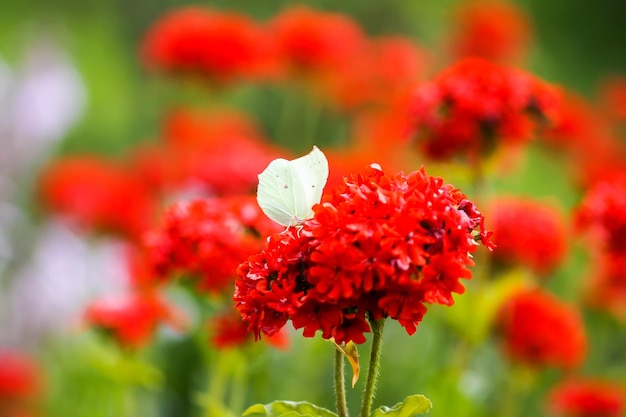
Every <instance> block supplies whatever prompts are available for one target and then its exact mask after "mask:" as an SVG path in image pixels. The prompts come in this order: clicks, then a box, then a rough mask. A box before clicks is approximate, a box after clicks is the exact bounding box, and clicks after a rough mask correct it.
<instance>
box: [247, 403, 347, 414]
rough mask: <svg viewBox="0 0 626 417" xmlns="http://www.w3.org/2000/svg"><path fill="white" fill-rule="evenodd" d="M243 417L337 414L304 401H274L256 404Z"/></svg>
mask: <svg viewBox="0 0 626 417" xmlns="http://www.w3.org/2000/svg"><path fill="white" fill-rule="evenodd" d="M243 416H244V417H264V416H265V417H337V414H335V413H333V412H332V411H329V410H327V409H325V408H322V407H318V406H316V405H315V404H311V403H308V402H306V401H300V402H295V401H274V402H272V403H269V404H265V405H263V404H256V405H253V406H252V407H250V408H248V409H247V410H246V411H244V412H243Z"/></svg>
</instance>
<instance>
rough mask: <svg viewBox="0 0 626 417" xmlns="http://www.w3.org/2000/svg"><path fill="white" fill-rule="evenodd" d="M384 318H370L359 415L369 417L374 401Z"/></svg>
mask: <svg viewBox="0 0 626 417" xmlns="http://www.w3.org/2000/svg"><path fill="white" fill-rule="evenodd" d="M384 325H385V319H380V320H371V321H370V326H371V328H372V351H371V352H370V363H369V366H368V368H367V381H366V382H365V392H364V393H363V402H362V403H361V417H369V415H370V414H371V412H372V403H373V402H374V392H375V390H376V379H377V378H378V368H379V367H380V357H381V352H382V347H383V327H384Z"/></svg>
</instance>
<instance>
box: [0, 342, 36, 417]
mask: <svg viewBox="0 0 626 417" xmlns="http://www.w3.org/2000/svg"><path fill="white" fill-rule="evenodd" d="M40 379H41V375H40V371H39V368H38V366H37V365H36V364H35V362H34V361H33V360H32V359H31V358H30V357H28V356H26V355H24V354H23V353H20V352H16V351H13V350H8V349H0V414H1V411H2V409H3V408H2V406H3V404H6V403H9V402H13V401H27V400H31V399H33V398H35V397H37V396H38V395H39V393H40V389H41V380H40Z"/></svg>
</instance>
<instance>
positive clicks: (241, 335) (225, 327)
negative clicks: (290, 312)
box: [209, 309, 289, 349]
mask: <svg viewBox="0 0 626 417" xmlns="http://www.w3.org/2000/svg"><path fill="white" fill-rule="evenodd" d="M209 333H210V334H211V343H212V344H213V346H215V347H217V348H218V349H225V348H231V347H238V346H241V345H243V344H245V343H248V342H250V341H251V339H252V333H250V331H248V325H247V324H246V323H245V322H244V321H243V320H242V319H241V315H240V314H239V312H238V311H237V310H235V309H232V310H228V311H227V312H224V313H221V314H218V315H215V316H213V317H211V320H210V324H209ZM267 341H268V343H270V344H271V345H272V346H274V347H276V348H279V349H280V348H285V347H287V345H288V344H289V341H288V339H287V338H286V336H285V334H284V333H283V332H278V333H274V334H273V335H272V336H271V337H268V338H267Z"/></svg>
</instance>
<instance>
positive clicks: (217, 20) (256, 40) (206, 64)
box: [141, 7, 275, 83]
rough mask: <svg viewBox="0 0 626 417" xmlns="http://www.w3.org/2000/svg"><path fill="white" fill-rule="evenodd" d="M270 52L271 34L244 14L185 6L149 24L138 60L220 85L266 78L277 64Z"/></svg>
mask: <svg viewBox="0 0 626 417" xmlns="http://www.w3.org/2000/svg"><path fill="white" fill-rule="evenodd" d="M272 49H273V47H272V42H271V37H270V34H269V32H268V31H267V30H265V29H263V28H262V27H260V26H259V25H257V24H256V23H255V22H254V21H253V20H251V19H250V18H248V17H247V16H245V15H242V14H238V13H233V12H223V11H218V10H212V9H209V8H201V7H186V8H182V9H177V10H174V11H172V12H170V13H168V14H166V15H165V16H163V17H162V18H161V19H160V20H158V21H157V22H156V23H154V24H153V26H152V27H151V28H150V29H149V30H148V32H147V34H146V35H145V38H144V39H143V43H142V46H141V56H142V60H143V62H144V65H145V66H146V67H147V68H148V69H154V70H158V71H163V72H168V73H174V74H176V73H190V74H197V75H200V76H204V77H206V78H207V79H209V80H210V81H212V82H216V83H223V82H228V81H232V80H233V79H237V78H242V77H257V76H259V75H265V73H266V72H268V69H269V68H270V67H271V66H272V61H274V62H275V56H273V54H272Z"/></svg>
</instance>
